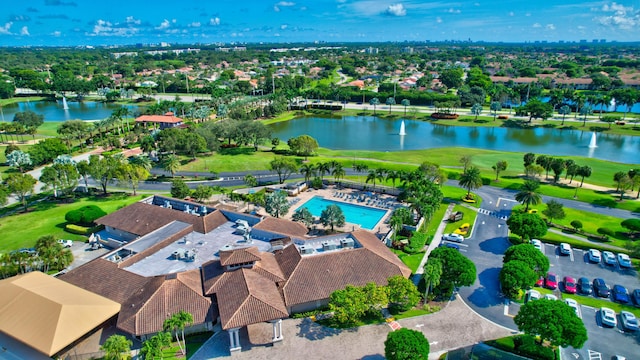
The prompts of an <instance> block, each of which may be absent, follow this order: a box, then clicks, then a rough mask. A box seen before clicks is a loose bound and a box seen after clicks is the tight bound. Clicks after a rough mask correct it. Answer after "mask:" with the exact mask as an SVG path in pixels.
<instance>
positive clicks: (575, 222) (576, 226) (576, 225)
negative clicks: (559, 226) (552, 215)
mask: <svg viewBox="0 0 640 360" xmlns="http://www.w3.org/2000/svg"><path fill="white" fill-rule="evenodd" d="M571 227H573V229H574V230H575V231H580V229H582V221H580V220H573V221H572V222H571Z"/></svg>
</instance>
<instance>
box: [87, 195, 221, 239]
mask: <svg viewBox="0 0 640 360" xmlns="http://www.w3.org/2000/svg"><path fill="white" fill-rule="evenodd" d="M174 220H177V221H182V222H185V223H188V224H192V225H193V229H194V231H197V232H199V233H202V234H206V233H207V232H209V231H211V230H213V229H215V228H216V227H218V226H220V225H221V224H223V223H225V222H227V221H228V220H227V218H226V217H225V216H224V215H223V214H222V213H221V212H220V211H214V212H212V213H209V214H207V215H205V216H197V215H192V214H187V213H185V212H183V211H180V210H175V209H167V208H163V207H162V206H157V205H150V204H145V203H141V202H137V203H133V204H131V205H129V206H127V207H125V208H122V209H120V210H118V211H116V212H114V213H111V214H109V215H107V216H103V217H101V218H100V219H98V220H96V223H97V224H101V225H105V226H111V227H114V228H116V229H120V230H124V231H126V232H129V233H132V234H135V235H138V236H143V235H146V234H148V233H150V232H152V231H155V230H157V229H159V228H161V227H163V226H165V225H167V224H168V223H170V222H172V221H174Z"/></svg>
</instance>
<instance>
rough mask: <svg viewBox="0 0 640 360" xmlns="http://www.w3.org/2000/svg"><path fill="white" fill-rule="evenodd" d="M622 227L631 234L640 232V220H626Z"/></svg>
mask: <svg viewBox="0 0 640 360" xmlns="http://www.w3.org/2000/svg"><path fill="white" fill-rule="evenodd" d="M620 225H621V226H622V227H623V228H625V229H628V230H629V231H631V232H640V219H626V220H624V221H622V222H621V223H620Z"/></svg>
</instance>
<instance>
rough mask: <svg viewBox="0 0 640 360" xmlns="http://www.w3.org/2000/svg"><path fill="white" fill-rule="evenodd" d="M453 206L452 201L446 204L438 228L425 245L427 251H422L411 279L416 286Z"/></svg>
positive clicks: (438, 244) (439, 238)
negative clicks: (445, 209) (422, 254)
mask: <svg viewBox="0 0 640 360" xmlns="http://www.w3.org/2000/svg"><path fill="white" fill-rule="evenodd" d="M454 206H455V204H454V203H451V204H449V206H447V211H445V213H444V216H443V217H442V221H440V225H438V229H437V230H436V232H435V234H433V239H432V240H431V243H430V244H429V246H428V247H427V251H425V252H424V256H423V257H422V260H421V261H420V265H418V269H417V270H416V273H415V274H414V275H413V278H412V280H413V283H414V284H416V286H418V283H419V282H420V279H421V278H422V274H423V273H424V265H425V264H426V263H427V260H428V259H429V254H431V251H433V249H435V248H437V247H438V246H440V240H441V239H442V233H444V229H445V227H446V226H447V220H448V219H449V216H450V215H451V212H452V211H453V208H454Z"/></svg>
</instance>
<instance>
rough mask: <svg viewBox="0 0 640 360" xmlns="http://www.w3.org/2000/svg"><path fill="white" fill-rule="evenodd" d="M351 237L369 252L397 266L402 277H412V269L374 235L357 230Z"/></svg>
mask: <svg viewBox="0 0 640 360" xmlns="http://www.w3.org/2000/svg"><path fill="white" fill-rule="evenodd" d="M351 235H353V237H355V238H356V240H357V241H358V242H359V243H360V244H361V245H362V246H364V247H365V248H366V249H367V250H369V251H371V252H373V253H374V254H376V255H378V256H379V257H381V258H383V259H384V260H386V261H388V262H390V263H392V264H394V265H396V266H397V267H398V270H399V271H400V273H402V276H404V277H406V278H408V277H409V276H411V269H409V268H408V267H407V265H405V264H404V263H403V262H402V260H400V258H399V257H397V256H396V255H395V254H394V253H392V252H391V250H389V248H388V247H387V245H385V244H384V243H383V242H382V241H380V239H378V237H377V236H376V235H375V234H374V233H372V232H369V231H366V230H356V231H353V232H351Z"/></svg>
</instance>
